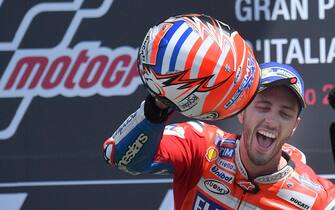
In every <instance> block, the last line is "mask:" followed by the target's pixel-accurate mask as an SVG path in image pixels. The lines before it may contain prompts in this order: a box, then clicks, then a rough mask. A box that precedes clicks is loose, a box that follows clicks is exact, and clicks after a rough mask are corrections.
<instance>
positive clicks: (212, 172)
mask: <svg viewBox="0 0 335 210" xmlns="http://www.w3.org/2000/svg"><path fill="white" fill-rule="evenodd" d="M103 149H104V156H105V159H106V160H107V162H108V163H110V164H112V165H115V166H116V167H118V168H119V169H121V170H124V171H126V172H128V173H131V174H141V173H152V174H173V193H174V202H175V204H174V205H175V209H177V210H179V209H197V210H199V209H206V210H214V209H243V210H247V209H327V210H330V209H332V210H333V209H335V186H334V184H333V183H332V182H330V181H328V180H326V179H323V178H321V177H318V176H317V175H316V174H315V173H314V172H313V170H312V169H311V168H310V167H308V166H307V165H306V164H305V156H304V154H303V153H302V152H301V151H299V150H298V149H297V148H295V147H293V146H291V145H289V144H285V145H284V146H283V148H282V154H283V157H284V158H285V159H286V160H287V162H288V164H287V165H286V166H285V167H284V168H282V169H281V170H279V171H277V172H275V173H273V174H268V175H264V176H259V177H257V178H255V179H253V180H250V179H248V174H247V171H246V169H245V168H244V166H243V164H242V162H241V159H240V155H239V136H238V135H236V134H229V133H226V132H224V131H222V130H220V129H219V128H218V127H216V126H213V125H209V124H206V123H203V122H201V121H190V122H185V123H178V124H171V125H166V126H165V125H164V124H163V123H152V122H151V121H149V120H148V119H147V118H146V117H145V114H144V102H143V103H142V104H141V107H140V108H139V109H138V110H137V111H136V112H135V113H133V114H131V115H130V116H129V117H128V118H127V119H126V120H125V121H124V123H123V124H122V125H121V126H120V127H119V128H118V129H117V130H116V132H115V133H114V134H113V136H112V137H110V138H109V139H107V140H106V141H105V143H104V145H103Z"/></svg>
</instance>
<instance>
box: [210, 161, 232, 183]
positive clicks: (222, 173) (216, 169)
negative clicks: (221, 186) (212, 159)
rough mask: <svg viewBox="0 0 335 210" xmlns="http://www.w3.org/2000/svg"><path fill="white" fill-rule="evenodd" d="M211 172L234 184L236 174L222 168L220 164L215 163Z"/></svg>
mask: <svg viewBox="0 0 335 210" xmlns="http://www.w3.org/2000/svg"><path fill="white" fill-rule="evenodd" d="M210 172H211V173H212V174H214V175H215V176H217V177H219V178H220V179H222V180H223V181H225V182H227V183H230V184H232V183H233V180H234V176H233V175H231V174H229V173H227V172H225V171H223V170H221V169H220V168H219V167H218V166H216V165H213V166H212V167H211V169H210Z"/></svg>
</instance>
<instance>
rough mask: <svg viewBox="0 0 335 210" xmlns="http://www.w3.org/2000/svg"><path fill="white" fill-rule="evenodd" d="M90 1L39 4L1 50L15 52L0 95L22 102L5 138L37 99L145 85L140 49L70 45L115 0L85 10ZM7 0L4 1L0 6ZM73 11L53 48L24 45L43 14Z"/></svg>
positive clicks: (111, 93)
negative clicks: (139, 62) (85, 23)
mask: <svg viewBox="0 0 335 210" xmlns="http://www.w3.org/2000/svg"><path fill="white" fill-rule="evenodd" d="M83 2H84V0H74V1H72V2H56V3H39V4H37V5H35V6H34V7H32V8H31V9H30V10H28V11H27V13H26V14H25V15H24V17H23V19H22V21H21V23H20V24H19V26H18V28H17V30H16V32H15V35H14V36H13V38H12V40H11V41H6V42H0V53H1V52H13V55H12V57H11V59H10V61H9V63H8V65H7V67H6V69H5V70H4V72H3V74H2V77H1V79H0V98H18V99H20V103H19V105H18V107H17V109H16V112H15V114H14V116H13V119H12V120H11V121H10V123H9V125H8V127H6V128H4V129H3V130H0V139H1V140H4V139H8V138H10V137H12V136H13V135H14V134H15V132H16V130H17V128H18V126H19V124H20V122H21V120H22V118H23V116H24V115H25V113H26V111H27V110H28V108H29V106H30V104H31V102H32V100H33V98H34V97H36V96H39V97H44V98H51V97H55V96H59V95H61V96H64V97H77V96H79V97H90V96H93V95H96V94H99V95H101V96H115V95H129V94H131V93H133V92H134V91H135V90H136V89H137V87H138V86H139V85H140V84H141V80H140V79H139V77H138V73H137V64H136V58H137V49H135V48H132V47H129V46H121V47H118V48H116V49H113V50H112V49H110V48H107V47H102V46H100V45H101V42H100V41H81V42H79V43H77V44H75V46H74V47H73V48H69V45H70V43H71V41H72V40H73V37H74V35H75V34H76V32H77V30H78V28H79V26H80V25H81V22H82V21H83V20H84V19H92V18H101V17H102V16H103V15H105V14H106V13H107V11H109V9H110V8H111V5H112V3H113V0H105V1H103V2H102V3H101V5H100V6H99V7H97V8H82V5H83ZM1 6H2V1H0V8H1ZM55 12H72V13H73V14H74V15H73V17H72V19H71V20H70V23H69V24H68V27H67V29H66V30H65V32H64V34H63V36H62V39H61V41H60V42H59V43H58V44H57V45H56V46H55V47H53V48H24V49H20V47H19V46H20V44H21V42H22V40H23V38H24V36H25V34H26V33H27V31H28V29H29V27H30V26H31V25H32V23H33V22H34V18H35V17H37V16H38V15H40V14H42V13H55Z"/></svg>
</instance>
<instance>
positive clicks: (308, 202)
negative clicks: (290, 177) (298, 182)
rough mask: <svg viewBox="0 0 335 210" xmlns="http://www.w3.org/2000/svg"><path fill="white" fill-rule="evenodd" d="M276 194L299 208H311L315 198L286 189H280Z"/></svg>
mask: <svg viewBox="0 0 335 210" xmlns="http://www.w3.org/2000/svg"><path fill="white" fill-rule="evenodd" d="M277 196H278V197H280V198H282V199H284V200H286V201H288V202H289V203H291V204H293V205H294V206H297V207H299V208H300V209H311V208H312V207H313V205H314V203H315V200H316V197H312V196H310V195H307V194H305V193H302V192H297V191H293V190H288V189H280V190H279V191H278V193H277Z"/></svg>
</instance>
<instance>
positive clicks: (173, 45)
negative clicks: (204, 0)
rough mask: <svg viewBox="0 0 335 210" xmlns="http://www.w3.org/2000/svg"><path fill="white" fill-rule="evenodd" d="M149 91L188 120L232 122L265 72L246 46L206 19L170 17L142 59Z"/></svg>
mask: <svg viewBox="0 0 335 210" xmlns="http://www.w3.org/2000/svg"><path fill="white" fill-rule="evenodd" d="M138 69H139V75H140V77H141V80H142V82H143V84H144V85H145V86H146V88H147V89H148V90H149V92H150V93H151V94H152V95H154V96H155V97H157V98H159V99H160V100H161V101H162V102H163V103H165V104H166V105H167V106H169V107H172V108H175V109H176V110H178V111H179V112H180V113H182V114H183V115H185V116H188V117H192V118H196V119H201V120H218V119H225V118H228V117H231V116H233V115H235V114H237V113H238V112H240V111H241V110H242V109H243V108H245V107H246V106H247V105H248V103H249V102H250V101H251V100H252V99H253V97H254V96H255V94H256V93H257V89H258V86H259V82H260V68H259V65H258V63H257V61H256V59H255V56H254V54H253V51H252V50H251V48H250V47H249V46H248V45H247V43H246V41H245V40H244V39H243V38H242V37H241V36H240V35H239V33H238V32H237V31H235V30H233V29H232V28H231V27H230V26H229V25H227V24H225V23H223V22H221V21H219V20H217V19H215V18H213V17H210V16H207V15H204V14H186V15H179V16H174V17H170V18H168V19H167V20H165V21H163V22H161V23H159V24H158V25H156V26H153V27H152V28H150V29H149V31H148V32H147V34H146V36H145V38H144V41H143V43H142V45H141V46H140V48H139V54H138Z"/></svg>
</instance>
